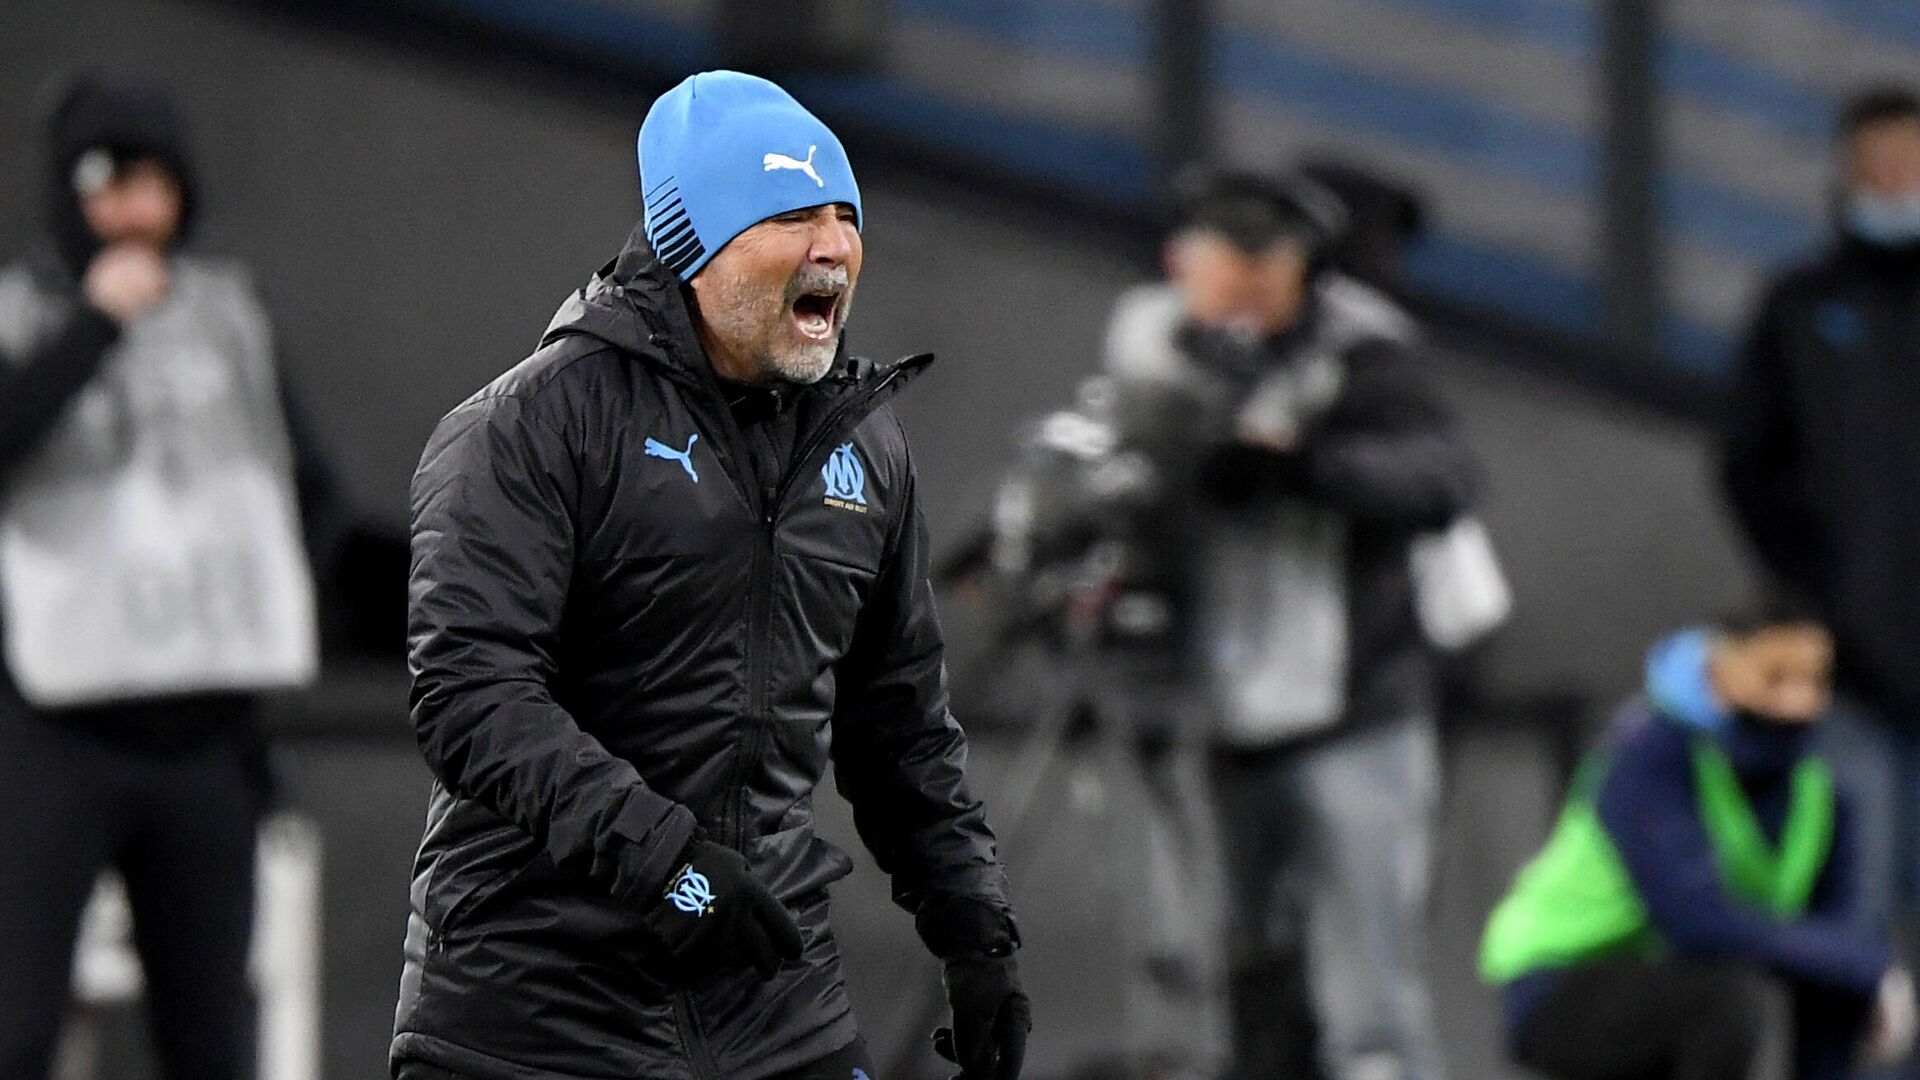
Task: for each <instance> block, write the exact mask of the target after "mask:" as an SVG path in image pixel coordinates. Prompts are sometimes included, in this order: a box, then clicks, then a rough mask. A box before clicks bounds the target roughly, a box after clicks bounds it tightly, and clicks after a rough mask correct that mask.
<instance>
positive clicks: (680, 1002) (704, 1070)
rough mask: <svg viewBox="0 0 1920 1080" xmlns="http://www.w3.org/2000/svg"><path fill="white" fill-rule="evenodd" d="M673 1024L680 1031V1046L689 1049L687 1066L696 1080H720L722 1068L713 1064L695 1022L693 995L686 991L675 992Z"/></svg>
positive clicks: (705, 1041)
mask: <svg viewBox="0 0 1920 1080" xmlns="http://www.w3.org/2000/svg"><path fill="white" fill-rule="evenodd" d="M673 1023H674V1026H675V1027H678V1028H679V1029H680V1044H681V1045H682V1046H684V1047H686V1048H687V1066H688V1067H689V1068H691V1069H692V1070H693V1076H694V1080H719V1077H720V1068H719V1066H717V1065H715V1064H714V1063H713V1053H712V1052H711V1051H709V1050H708V1049H707V1040H706V1039H705V1038H703V1037H701V1035H700V1029H699V1028H698V1027H696V1026H695V1025H694V1022H693V995H692V994H689V993H688V992H687V991H685V990H676V991H674V994H673Z"/></svg>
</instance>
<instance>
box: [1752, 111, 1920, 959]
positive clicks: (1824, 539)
mask: <svg viewBox="0 0 1920 1080" xmlns="http://www.w3.org/2000/svg"><path fill="white" fill-rule="evenodd" d="M1837 150H1838V163H1839V170H1840V175H1839V177H1838V193H1837V195H1836V199H1835V226H1836V231H1837V233H1838V238H1837V240H1836V242H1835V244H1834V245H1833V247H1832V248H1831V250H1829V251H1828V252H1826V253H1825V254H1824V255H1822V256H1820V257H1819V258H1817V259H1815V260H1813V261H1811V262H1809V263H1807V264H1805V265H1802V266H1798V267H1793V268H1790V269H1788V270H1787V271H1786V272H1785V273H1783V274H1782V275H1781V276H1780V277H1779V278H1778V279H1777V280H1776V281H1775V282H1774V284H1773V285H1772V287H1771V288H1770V289H1769V291H1768V292H1767V294H1766V297H1765V299H1764V301H1763V302H1762V304H1761V305H1760V308H1759V311H1758V314H1757V315H1756V317H1755V319H1754V323H1753V327H1752V331H1751V334H1750V336H1749V338H1748V341H1747V345H1746V351H1745V354H1744V358H1743V363H1742V366H1741V369H1740V373H1739V378H1738V380H1737V382H1736V384H1735V390H1734V393H1733V395H1732V397H1731V399H1730V401H1729V402H1728V408H1727V413H1726V428H1725V435H1724V445H1723V448H1724V453H1725V458H1724V481H1725V486H1726V491H1727V495H1728V497H1729V500H1730V502H1731V504H1732V507H1733V509H1734V511H1735V514H1736V517H1737V519H1738V520H1739V522H1740V524H1741V525H1742V526H1743V528H1744V530H1745V532H1746V534H1747V538H1748V539H1749V541H1750V542H1751V543H1752V545H1753V547H1754V549H1755V550H1756V551H1757V552H1758V553H1759V555H1760V557H1761V561H1762V563H1763V564H1764V566H1765V568H1766V570H1767V571H1768V573H1769V574H1770V575H1771V576H1772V577H1774V578H1775V579H1777V581H1778V582H1779V583H1780V584H1781V586H1782V587H1783V588H1785V589H1787V590H1790V591H1791V592H1792V593H1794V594H1796V595H1798V596H1799V597H1801V598H1803V600H1804V601H1805V602H1806V603H1808V604H1809V605H1810V606H1811V607H1812V608H1813V610H1815V611H1816V612H1817V613H1818V614H1819V616H1820V617H1821V618H1822V619H1823V620H1824V621H1825V622H1826V623H1827V625H1828V626H1830V627H1831V628H1832V631H1833V636H1834V650H1835V664H1836V667H1835V678H1836V688H1837V691H1838V694H1837V700H1836V704H1835V710H1834V712H1835V715H1834V718H1833V722H1832V723H1830V724H1827V725H1826V726H1825V727H1824V728H1823V729H1822V731H1821V736H1820V737H1821V739H1822V740H1823V742H1824V743H1825V744H1826V752H1827V753H1828V755H1829V756H1830V757H1831V758H1833V760H1834V761H1835V764H1836V766H1838V767H1840V768H1841V771H1843V772H1844V773H1845V774H1846V775H1848V776H1849V777H1850V778H1852V779H1853V781H1854V783H1855V784H1856V786H1857V788H1858V791H1859V797H1860V801H1861V806H1862V812H1861V814H1860V815H1859V816H1860V819H1861V826H1860V845H1861V851H1862V866H1863V875H1862V884H1861V888H1862V890H1863V894H1864V898H1865V901H1866V911H1867V913H1868V914H1869V915H1870V916H1871V917H1872V918H1874V919H1876V920H1878V921H1880V922H1882V923H1885V922H1887V921H1888V920H1890V919H1901V920H1903V921H1905V922H1907V923H1908V924H1909V925H1911V923H1912V920H1913V918H1914V916H1915V913H1916V899H1920V427H1917V426H1916V425H1915V423H1914V421H1913V418H1914V416H1915V414H1916V412H1920V96H1916V95H1915V93H1914V92H1913V91H1912V90H1910V89H1908V88H1905V87H1882V88H1877V89H1873V90H1869V91H1866V92H1864V93H1862V94H1860V95H1859V96H1857V97H1856V98H1854V99H1853V100H1852V101H1851V102H1850V103H1849V104H1848V105H1847V106H1846V107H1845V109H1844V110H1843V112H1842V115H1841V121H1840V124H1839V132H1838V145H1837Z"/></svg>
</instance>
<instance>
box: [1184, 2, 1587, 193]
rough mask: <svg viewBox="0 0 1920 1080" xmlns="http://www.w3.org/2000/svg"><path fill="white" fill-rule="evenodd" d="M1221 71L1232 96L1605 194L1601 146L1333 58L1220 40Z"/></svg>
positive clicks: (1224, 34)
mask: <svg viewBox="0 0 1920 1080" xmlns="http://www.w3.org/2000/svg"><path fill="white" fill-rule="evenodd" d="M1214 71H1215V72H1216V73H1217V74H1218V76H1219V78H1220V79H1221V82H1222V84H1223V85H1224V87H1225V89H1227V90H1228V91H1230V92H1232V93H1235V94H1245V95H1249V96H1254V97H1262V98H1269V99H1272V100H1274V101H1277V102H1280V103H1282V104H1283V105H1284V106H1286V108H1287V109H1288V110H1289V111H1298V112H1300V113H1303V114H1307V115H1311V116H1315V117H1318V118H1320V119H1323V120H1327V121H1332V122H1334V123H1335V124H1338V125H1344V126H1353V127H1358V128H1363V129H1365V130H1366V131H1368V132H1371V133H1375V134H1384V135H1388V136H1391V137H1392V138H1394V139H1396V140H1398V141H1400V142H1404V143H1407V144H1410V145H1413V146H1422V147H1428V148H1431V149H1435V150H1439V151H1442V152H1444V153H1446V154H1449V155H1451V156H1455V157H1458V158H1462V159H1465V160H1466V161H1467V162H1468V163H1470V164H1473V165H1477V166H1479V167H1481V168H1485V169H1488V170H1490V171H1493V172H1498V173H1503V174H1505V175H1508V176H1518V177H1522V178H1524V179H1527V180H1529V181H1532V182H1534V183H1536V184H1539V185H1540V186H1542V187H1545V188H1548V189H1550V190H1553V191H1557V192H1560V193H1562V194H1567V195H1572V196H1574V197H1577V198H1589V197H1591V196H1592V195H1593V193H1594V191H1595V190H1596V183H1597V178H1598V176H1599V166H1600V159H1599V148H1598V144H1597V143H1596V141H1595V140H1593V139H1591V138H1587V137H1582V136H1580V135H1576V134H1575V133H1573V132H1572V131H1569V130H1568V129H1566V128H1565V127H1562V126H1559V125H1552V124H1543V123H1539V122H1536V121H1532V120H1528V119H1525V118H1523V117H1521V116H1519V115H1518V114H1515V113H1513V112H1510V111H1507V110H1504V109H1501V108H1499V107H1497V106H1494V105H1490V104H1488V103H1486V102H1484V101H1480V100H1476V99H1473V98H1470V97H1465V96H1462V95H1458V94H1453V93H1449V92H1447V91H1444V90H1438V89H1436V88H1434V87H1432V86H1424V85H1419V84H1413V83H1401V82H1397V81H1395V80H1392V79H1389V78H1386V77H1383V76H1381V75H1378V74H1376V73H1373V72H1369V71H1363V70H1359V69H1356V68H1353V67H1351V66H1348V65H1346V64H1344V63H1341V62H1339V61H1337V60H1334V59H1332V58H1330V57H1329V56H1327V55H1326V54H1325V53H1321V52H1316V51H1312V50H1308V49H1302V48H1299V47H1297V46H1294V45H1292V44H1290V43H1283V42H1280V41H1277V40H1273V39H1268V40H1266V41H1255V40H1252V39H1250V38H1248V37H1246V36H1245V35H1242V34H1236V33H1233V32H1231V31H1226V30H1222V31H1219V32H1217V33H1216V34H1215V38H1214Z"/></svg>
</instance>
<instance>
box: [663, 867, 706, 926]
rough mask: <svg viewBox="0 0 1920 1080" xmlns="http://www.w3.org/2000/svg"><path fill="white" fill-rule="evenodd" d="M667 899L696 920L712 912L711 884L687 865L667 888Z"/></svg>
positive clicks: (701, 874)
mask: <svg viewBox="0 0 1920 1080" xmlns="http://www.w3.org/2000/svg"><path fill="white" fill-rule="evenodd" d="M667 899H669V900H671V901H673V906H674V907H676V908H679V909H680V910H681V911H684V912H686V913H687V914H689V915H692V916H694V917H695V918H698V917H700V916H702V915H706V914H709V913H710V912H712V911H713V900H714V896H713V883H712V882H710V881H708V880H707V875H705V874H703V873H701V872H699V871H698V870H695V869H694V868H693V864H692V863H688V864H687V865H686V866H684V867H682V868H681V870H680V873H679V875H678V876H676V877H675V878H674V879H673V883H672V884H670V885H668V886H667Z"/></svg>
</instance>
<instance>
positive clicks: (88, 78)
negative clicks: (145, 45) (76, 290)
mask: <svg viewBox="0 0 1920 1080" xmlns="http://www.w3.org/2000/svg"><path fill="white" fill-rule="evenodd" d="M45 136H46V164H47V176H46V184H47V187H46V197H47V220H48V226H49V228H50V230H51V232H52V233H53V241H54V245H55V247H56V249H57V250H58V253H59V256H60V261H61V263H62V264H63V265H64V266H65V268H66V269H67V270H68V272H70V273H71V274H73V276H74V277H76V278H77V277H79V276H80V275H81V274H83V273H85V271H86V267H87V264H88V263H89V262H91V261H93V256H94V255H95V254H96V253H98V252H99V250H100V246H101V245H100V238H99V237H97V236H95V235H94V232H93V229H92V228H91V227H89V226H88V225H87V220H86V215H85V214H84V213H83V212H82V210H81V208H80V194H79V192H78V191H77V190H76V188H75V178H74V169H75V167H76V166H77V165H78V163H79V162H80V159H81V158H82V157H83V156H85V155H86V154H88V153H90V152H92V151H96V150H98V151H103V152H105V153H106V154H107V155H109V157H110V158H111V159H112V161H113V164H114V165H115V167H119V166H123V165H125V164H127V163H128V162H131V161H134V160H137V159H140V158H151V159H153V160H156V161H158V162H160V163H161V164H162V165H163V166H165V167H166V169H167V171H168V172H171V173H172V174H173V176H174V179H175V180H177V181H179V183H180V196H181V205H180V226H179V228H178V229H177V230H175V232H174V236H173V243H174V245H176V246H177V245H178V244H180V243H181V242H182V241H183V240H185V239H186V236H187V232H188V229H189V228H190V227H191V226H192V223H193V210H194V203H195V184H194V177H193V169H192V167H191V163H190V162H189V161H188V156H187V150H186V133H185V126H184V124H183V123H182V122H181V119H180V114H179V112H178V111H177V110H176V109H175V107H174V104H173V99H172V98H171V97H170V96H169V95H168V94H167V92H166V91H165V90H163V89H161V88H160V87H158V86H156V85H153V84H150V83H145V82H141V81H138V80H131V79H123V78H118V77H114V76H107V75H99V74H93V75H84V76H81V77H79V78H77V79H75V80H73V81H72V82H71V83H69V84H68V86H67V88H66V91H65V92H64V93H63V94H61V95H60V97H59V98H58V99H57V101H56V102H55V104H54V106H53V108H52V110H51V111H50V112H49V113H48V114H47V117H46V130H45Z"/></svg>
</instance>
